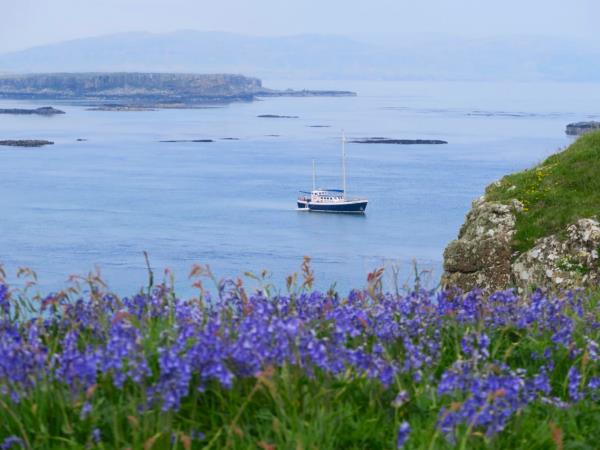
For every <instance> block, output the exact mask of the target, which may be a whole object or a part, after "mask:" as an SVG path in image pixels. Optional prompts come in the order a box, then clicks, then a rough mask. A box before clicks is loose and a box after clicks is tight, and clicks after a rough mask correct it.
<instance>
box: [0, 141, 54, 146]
mask: <svg viewBox="0 0 600 450" xmlns="http://www.w3.org/2000/svg"><path fill="white" fill-rule="evenodd" d="M52 144H54V142H52V141H46V140H42V139H8V140H4V141H0V145H4V146H8V147H42V146H44V145H52Z"/></svg>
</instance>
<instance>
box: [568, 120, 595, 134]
mask: <svg viewBox="0 0 600 450" xmlns="http://www.w3.org/2000/svg"><path fill="white" fill-rule="evenodd" d="M596 130H600V122H594V121H591V122H577V123H570V124H569V125H567V129H566V130H565V131H566V133H567V134H568V135H569V136H581V135H582V134H584V133H589V132H590V131H596Z"/></svg>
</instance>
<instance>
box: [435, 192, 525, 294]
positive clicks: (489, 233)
mask: <svg viewBox="0 0 600 450" xmlns="http://www.w3.org/2000/svg"><path fill="white" fill-rule="evenodd" d="M521 208H523V205H522V204H521V203H520V202H518V201H516V200H514V201H513V203H512V205H503V204H500V203H492V202H486V201H485V199H484V198H483V197H481V198H479V199H477V200H475V201H474V202H473V205H472V208H471V211H469V213H468V214H467V217H466V220H465V223H464V224H463V226H462V227H461V229H460V232H459V234H458V239H457V240H455V241H452V242H450V244H448V246H447V247H446V250H445V251H444V275H443V277H442V284H443V285H444V286H456V287H459V288H461V289H463V290H468V289H472V288H473V287H475V286H478V287H481V288H484V289H487V290H490V291H495V290H499V289H504V288H505V287H506V286H507V285H509V284H510V282H511V273H512V271H511V257H512V250H511V244H512V237H513V235H514V232H515V221H516V219H515V211H518V210H520V209H521Z"/></svg>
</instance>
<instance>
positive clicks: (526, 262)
mask: <svg viewBox="0 0 600 450" xmlns="http://www.w3.org/2000/svg"><path fill="white" fill-rule="evenodd" d="M599 247H600V224H599V223H598V222H597V221H595V220H593V219H580V220H578V221H577V222H576V223H574V224H573V225H570V226H569V227H568V228H567V230H566V235H565V236H559V235H552V236H547V237H544V238H542V239H539V240H538V241H537V242H536V244H535V246H534V247H533V248H532V249H531V250H529V251H527V252H526V253H524V254H522V255H520V256H519V257H518V258H517V259H516V260H515V261H514V263H513V264H512V278H513V281H514V283H515V285H516V286H517V287H518V288H519V290H527V289H530V288H532V287H546V288H572V287H576V286H577V287H589V286H594V285H596V286H597V285H598V283H599V282H600V261H599V259H598V250H599Z"/></svg>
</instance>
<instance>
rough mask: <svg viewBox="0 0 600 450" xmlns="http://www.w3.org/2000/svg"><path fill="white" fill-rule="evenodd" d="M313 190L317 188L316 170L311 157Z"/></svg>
mask: <svg viewBox="0 0 600 450" xmlns="http://www.w3.org/2000/svg"><path fill="white" fill-rule="evenodd" d="M312 162H313V188H312V190H313V191H316V190H317V171H316V170H315V160H314V159H313V161H312Z"/></svg>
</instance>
